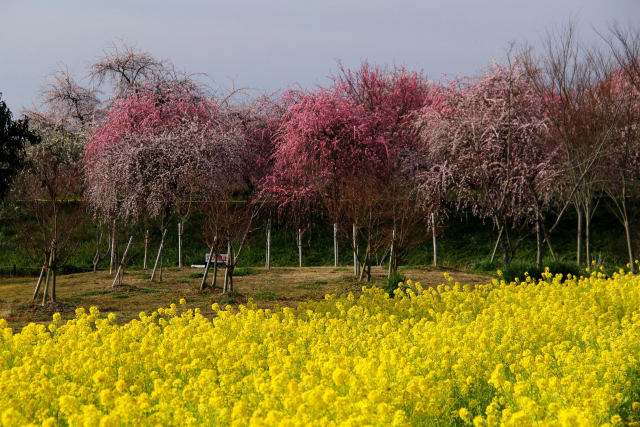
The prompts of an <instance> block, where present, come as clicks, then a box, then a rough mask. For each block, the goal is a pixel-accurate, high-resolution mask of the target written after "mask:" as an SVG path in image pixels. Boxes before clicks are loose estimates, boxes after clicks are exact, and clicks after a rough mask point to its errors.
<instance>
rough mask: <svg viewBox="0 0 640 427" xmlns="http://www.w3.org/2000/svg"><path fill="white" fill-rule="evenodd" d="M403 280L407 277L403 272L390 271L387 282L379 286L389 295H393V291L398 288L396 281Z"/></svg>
mask: <svg viewBox="0 0 640 427" xmlns="http://www.w3.org/2000/svg"><path fill="white" fill-rule="evenodd" d="M405 280H407V278H406V277H405V275H404V274H402V273H400V272H399V271H395V272H393V273H391V276H389V278H388V279H387V282H386V283H385V284H384V285H382V286H381V288H382V289H384V290H385V291H386V292H387V293H388V294H389V296H390V297H393V292H394V291H395V290H396V289H398V283H400V282H404V281H405Z"/></svg>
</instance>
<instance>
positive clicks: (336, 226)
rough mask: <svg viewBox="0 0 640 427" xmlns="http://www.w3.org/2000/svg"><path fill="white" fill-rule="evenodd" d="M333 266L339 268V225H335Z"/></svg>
mask: <svg viewBox="0 0 640 427" xmlns="http://www.w3.org/2000/svg"><path fill="white" fill-rule="evenodd" d="M333 266H334V267H337V266H338V224H336V223H334V224H333Z"/></svg>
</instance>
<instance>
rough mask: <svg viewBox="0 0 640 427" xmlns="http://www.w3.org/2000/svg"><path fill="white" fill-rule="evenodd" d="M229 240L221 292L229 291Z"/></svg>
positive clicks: (228, 241)
mask: <svg viewBox="0 0 640 427" xmlns="http://www.w3.org/2000/svg"><path fill="white" fill-rule="evenodd" d="M231 262H232V260H231V241H230V240H227V263H226V264H225V269H224V284H223V285H222V293H223V294H226V293H227V292H231V290H232V289H231V277H230V276H231Z"/></svg>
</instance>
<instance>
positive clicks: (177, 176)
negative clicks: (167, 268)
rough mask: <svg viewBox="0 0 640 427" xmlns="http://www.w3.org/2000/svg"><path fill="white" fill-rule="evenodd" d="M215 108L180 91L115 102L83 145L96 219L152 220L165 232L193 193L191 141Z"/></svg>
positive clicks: (194, 153) (139, 95) (137, 95)
mask: <svg viewBox="0 0 640 427" xmlns="http://www.w3.org/2000/svg"><path fill="white" fill-rule="evenodd" d="M216 109H217V107H216V105H215V104H214V103H213V102H211V101H208V100H206V99H203V98H202V97H201V96H199V94H197V93H190V92H182V91H179V90H176V91H169V92H163V93H162V96H159V94H158V92H157V91H145V92H143V91H138V92H137V93H135V94H133V95H131V96H130V97H128V98H124V99H120V100H117V101H115V102H114V104H113V106H112V108H111V109H110V111H109V112H108V113H107V114H106V116H105V118H104V119H103V120H102V121H101V122H100V124H99V126H97V127H96V128H95V130H94V132H93V134H92V135H91V138H90V139H89V141H88V143H87V145H86V146H85V163H86V177H87V183H88V186H87V198H88V200H89V201H90V204H91V206H92V207H93V209H94V210H95V211H96V212H97V213H98V215H100V216H102V217H104V218H105V219H109V220H111V219H112V218H116V217H120V218H124V219H127V220H132V221H137V220H139V219H145V220H146V219H148V218H151V219H155V220H157V221H158V222H159V224H160V228H161V230H164V227H165V223H166V220H167V217H168V216H169V215H170V214H171V213H172V210H173V209H174V208H175V207H176V205H177V204H179V203H182V202H184V201H185V200H187V199H188V198H189V197H190V195H191V194H193V193H194V191H195V188H194V186H193V184H192V178H193V175H194V174H195V172H194V170H195V169H194V168H195V164H196V163H195V162H196V161H197V160H196V159H195V158H194V156H198V151H197V150H196V149H195V148H194V146H193V144H197V141H198V139H197V138H195V136H196V135H197V134H198V132H200V131H201V130H202V129H205V128H206V127H207V126H208V125H209V123H210V121H211V117H212V115H215V114H216ZM162 233H163V235H164V232H163V231H162ZM158 256H159V257H160V252H159V254H158Z"/></svg>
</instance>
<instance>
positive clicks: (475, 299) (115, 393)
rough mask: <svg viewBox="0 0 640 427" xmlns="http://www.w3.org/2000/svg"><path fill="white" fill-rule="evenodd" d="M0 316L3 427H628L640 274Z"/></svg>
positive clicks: (637, 356) (639, 343)
mask: <svg viewBox="0 0 640 427" xmlns="http://www.w3.org/2000/svg"><path fill="white" fill-rule="evenodd" d="M180 303H181V304H179V305H176V304H171V306H170V307H167V308H160V309H158V310H157V311H155V312H153V313H140V316H139V317H140V318H139V320H138V319H136V320H133V321H131V322H129V323H127V324H125V325H122V326H119V325H117V324H116V323H115V322H114V320H115V317H114V315H113V314H109V315H107V316H106V317H105V316H104V315H102V314H101V313H99V312H98V310H97V309H96V308H91V309H90V310H89V311H88V312H85V310H83V309H78V310H77V311H76V314H77V315H76V318H75V319H73V320H70V321H68V322H66V323H63V322H62V321H61V320H60V315H58V314H56V315H54V316H53V321H52V323H51V324H49V325H48V326H44V325H36V324H30V325H28V326H26V327H25V328H24V329H23V330H22V331H21V332H20V333H15V334H14V333H13V332H12V330H11V329H10V328H8V327H7V324H6V322H5V321H4V320H0V415H1V416H0V418H1V422H2V425H10V426H13V425H19V424H28V423H33V424H36V425H37V424H42V425H71V426H78V425H101V426H102V425H104V426H111V425H114V426H115V425H135V426H137V425H233V426H244V425H252V426H274V425H282V426H296V425H300V426H307V425H311V426H313V425H316V426H332V425H335V426H338V425H341V426H350V425H378V426H391V425H393V426H404V425H443V424H444V425H448V424H453V425H456V424H457V425H462V424H475V425H513V426H526V425H567V426H580V425H602V424H610V425H615V424H622V423H630V424H632V425H633V424H634V423H636V425H638V420H640V416H639V411H640V403H638V402H637V401H636V399H640V397H639V394H640V384H638V378H639V377H640V374H639V372H640V371H639V368H640V277H639V276H635V275H633V274H631V273H629V272H623V271H620V272H619V273H616V274H614V275H613V277H610V278H609V277H605V275H604V274H603V273H601V272H598V271H596V272H590V273H588V274H586V277H584V278H575V277H568V278H563V277H562V276H560V275H557V276H552V275H551V273H548V272H547V273H546V274H545V277H544V280H541V281H539V282H538V283H536V282H535V281H533V280H532V279H529V278H527V279H526V280H523V281H522V282H518V283H515V282H514V283H505V282H504V281H500V280H494V281H493V283H490V284H487V285H482V286H476V287H475V289H471V287H470V286H462V285H460V284H458V283H452V280H451V279H448V283H446V284H443V285H441V286H439V287H438V288H437V289H432V288H428V289H422V287H421V286H420V284H419V283H412V282H411V281H407V282H406V283H404V284H402V285H401V287H400V288H399V289H398V290H397V291H396V295H395V298H389V297H388V296H387V295H386V294H385V293H384V292H383V291H381V290H379V289H374V288H365V289H363V293H362V295H361V296H359V297H357V298H356V297H354V296H353V295H343V296H331V295H328V296H327V297H326V299H325V301H322V302H309V303H304V304H301V305H300V306H299V307H298V308H297V309H290V308H283V309H280V310H273V311H272V310H262V309H257V308H256V307H255V305H254V304H253V303H252V302H249V303H248V304H247V306H240V308H239V310H234V309H233V308H232V307H226V308H220V309H218V307H214V309H218V312H217V316H216V317H215V318H214V319H213V320H211V319H207V318H205V317H203V316H202V315H201V314H200V313H199V312H198V310H195V311H193V310H188V309H187V308H186V307H185V306H184V301H180Z"/></svg>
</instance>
